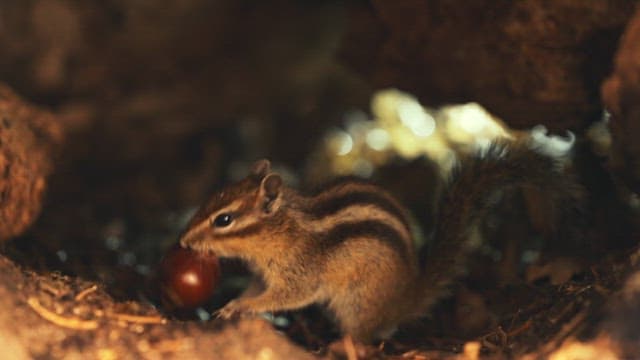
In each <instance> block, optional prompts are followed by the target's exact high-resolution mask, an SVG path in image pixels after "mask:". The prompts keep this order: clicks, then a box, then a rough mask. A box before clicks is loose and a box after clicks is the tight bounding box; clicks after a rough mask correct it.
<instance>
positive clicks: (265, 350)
mask: <svg viewBox="0 0 640 360" xmlns="http://www.w3.org/2000/svg"><path fill="white" fill-rule="evenodd" d="M0 306H2V308H3V309H11V311H0V346H2V358H4V359H9V358H10V359H33V358H48V359H57V358H65V359H160V358H162V359H177V358H180V359H194V358H199V359H207V358H209V359H211V358H216V359H265V360H267V359H312V358H313V356H311V355H309V354H307V353H305V352H304V351H303V350H301V349H299V348H298V347H296V346H294V345H292V344H291V343H290V342H289V341H288V340H287V339H286V338H285V337H284V336H282V335H279V334H278V333H277V332H276V331H275V330H273V328H272V327H271V325H269V324H268V323H266V322H264V321H261V320H245V321H241V322H238V323H232V324H231V323H227V325H226V326H224V327H222V326H220V325H221V324H220V323H219V322H208V323H204V324H200V323H196V322H180V321H171V320H166V319H164V318H163V317H161V316H160V314H158V312H157V311H155V310H154V309H153V308H152V307H151V306H149V305H145V304H141V303H137V302H125V303H122V302H115V301H114V300H113V299H112V298H111V297H110V296H109V295H107V294H106V293H105V292H104V291H103V290H102V287H101V286H97V285H96V284H93V283H90V282H86V281H82V280H79V279H73V278H70V277H66V276H61V275H56V274H46V275H37V274H35V273H33V272H28V271H23V270H21V269H19V268H18V267H16V265H14V264H13V263H12V262H11V261H9V260H8V259H6V258H5V257H2V256H0Z"/></svg>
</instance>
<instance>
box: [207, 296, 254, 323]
mask: <svg viewBox="0 0 640 360" xmlns="http://www.w3.org/2000/svg"><path fill="white" fill-rule="evenodd" d="M255 314H256V313H255V311H253V310H251V309H249V308H248V307H247V306H246V304H244V302H243V301H242V300H231V301H230V302H228V303H227V305H225V306H223V307H222V308H221V309H219V310H218V311H216V312H215V313H214V315H215V317H216V318H221V319H225V320H228V319H231V318H238V317H252V316H255Z"/></svg>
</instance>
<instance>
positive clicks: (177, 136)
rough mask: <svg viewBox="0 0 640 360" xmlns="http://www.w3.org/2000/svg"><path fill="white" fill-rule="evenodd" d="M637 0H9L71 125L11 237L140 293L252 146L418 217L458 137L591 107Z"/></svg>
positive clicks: (20, 250)
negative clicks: (363, 185)
mask: <svg viewBox="0 0 640 360" xmlns="http://www.w3.org/2000/svg"><path fill="white" fill-rule="evenodd" d="M400 3H402V4H400ZM634 4H635V2H634V1H630V0H615V1H607V2H584V1H579V0H576V1H571V0H562V1H557V2H552V3H549V2H546V1H520V2H511V1H492V0H477V1H464V2H463V1H451V0H432V1H427V0H423V1H411V2H397V3H396V2H385V1H377V0H372V1H357V0H352V1H338V0H330V1H320V0H317V1H312V0H306V1H303V0H274V1H257V0H221V1H207V0H167V1H163V2H157V1H145V0H101V1H97V0H90V1H79V0H3V1H2V2H0V44H1V45H2V46H0V80H1V81H3V82H5V83H7V84H9V85H10V86H11V87H13V88H14V89H15V90H16V91H17V92H18V93H20V94H21V95H22V96H23V97H25V98H27V99H29V100H30V101H32V102H34V103H36V104H38V105H41V106H43V107H46V108H48V109H50V110H51V111H53V112H54V113H55V114H56V115H58V118H59V121H60V122H61V124H62V127H63V129H64V132H65V145H64V148H63V149H61V151H60V154H58V157H57V164H56V167H55V172H54V174H53V177H52V178H51V183H50V186H49V190H48V194H47V198H46V206H45V208H44V210H43V212H42V215H41V217H40V218H39V220H38V222H37V224H36V225H35V226H34V227H33V228H32V229H31V230H30V231H29V232H28V233H27V234H26V235H24V237H23V238H22V239H21V241H19V242H13V243H11V244H9V245H7V247H8V251H9V252H10V253H12V254H13V258H14V259H17V260H19V262H20V263H22V264H26V265H29V266H30V267H32V268H35V269H47V270H56V271H61V272H63V273H65V274H71V275H81V276H83V277H85V278H88V279H93V280H99V281H101V282H102V283H104V284H106V285H107V287H108V288H109V289H110V291H111V292H112V293H113V294H114V295H117V296H120V297H122V298H135V297H137V296H139V294H140V292H141V287H143V285H142V284H144V283H145V282H146V280H145V279H146V278H147V277H148V276H149V274H151V273H153V271H154V266H155V264H156V263H157V262H158V260H159V259H160V257H161V256H162V253H163V252H164V251H165V249H167V248H168V247H170V246H171V245H172V244H173V243H174V242H175V241H176V239H177V236H178V234H179V233H180V231H181V230H182V229H183V227H184V226H185V224H186V221H187V220H188V219H189V217H190V216H191V214H193V212H194V211H195V209H197V207H198V206H199V205H200V204H202V203H203V202H204V201H205V200H206V198H207V196H208V195H209V194H211V193H212V192H213V191H214V190H215V189H217V188H219V187H220V186H221V185H222V184H224V183H225V182H227V181H230V180H233V179H237V178H238V177H242V176H244V174H245V172H246V170H247V169H248V167H249V166H250V165H251V163H252V162H253V161H255V160H257V159H259V158H269V159H271V160H272V162H273V163H274V166H275V169H276V170H277V171H279V172H281V173H282V174H283V175H285V177H286V179H287V181H288V182H289V183H290V184H292V185H295V186H299V187H302V188H310V187H312V186H314V185H317V182H319V181H322V180H327V179H329V178H331V177H334V176H338V175H345V174H355V175H358V176H363V177H367V178H370V177H371V178H374V179H376V180H377V181H379V182H381V183H383V184H384V185H385V186H386V187H387V188H389V189H390V190H391V191H392V192H394V193H396V194H397V195H398V196H399V197H400V198H401V200H402V201H403V202H404V203H405V204H407V205H408V206H409V207H411V209H412V210H413V212H414V215H415V217H416V219H417V221H418V223H420V225H421V226H422V228H423V231H424V232H427V233H428V231H429V229H430V227H431V225H432V224H431V215H432V212H433V210H432V207H433V205H432V204H433V198H434V194H435V193H436V191H437V189H438V186H439V184H440V179H441V177H442V176H444V175H446V172H447V169H448V168H449V167H450V166H451V164H453V162H454V161H455V159H456V156H459V154H461V153H465V152H469V151H475V150H477V149H478V148H482V146H486V144H487V143H488V141H489V140H490V139H493V138H495V137H514V136H519V135H518V134H519V132H518V130H524V129H529V128H532V127H533V126H535V125H538V124H543V125H545V126H546V127H547V128H548V129H549V130H551V131H552V132H554V133H555V134H560V135H562V136H566V134H567V133H566V130H571V131H572V132H573V133H574V134H576V135H577V136H578V137H580V136H581V135H583V134H584V133H585V131H586V129H588V128H589V127H590V126H591V125H592V124H593V123H594V122H597V121H599V120H600V119H601V116H602V111H603V109H602V106H601V104H600V101H599V86H600V83H601V82H602V80H603V79H604V77H605V76H606V75H607V74H608V73H609V72H610V71H611V67H612V65H611V64H612V58H613V54H614V51H615V49H616V46H617V42H618V39H619V37H620V34H621V33H622V31H623V29H624V26H625V24H626V22H627V21H628V19H629V17H630V16H631V14H632V10H633V8H634ZM452 104H460V105H459V106H449V105H452ZM594 171H595V172H594V173H597V174H600V173H602V171H603V170H602V169H601V168H599V167H597V166H596V170H594ZM605 182H606V181H605ZM609 216H614V215H609ZM619 231H624V229H622V228H621V229H620V230H619Z"/></svg>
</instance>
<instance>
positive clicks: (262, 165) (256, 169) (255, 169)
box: [249, 159, 271, 180]
mask: <svg viewBox="0 0 640 360" xmlns="http://www.w3.org/2000/svg"><path fill="white" fill-rule="evenodd" d="M270 172H271V162H270V161H269V160H267V159H261V160H258V161H256V162H255V163H253V166H252V167H251V172H250V173H249V176H251V177H254V178H256V179H258V180H262V179H263V178H264V177H265V176H267V174H269V173H270Z"/></svg>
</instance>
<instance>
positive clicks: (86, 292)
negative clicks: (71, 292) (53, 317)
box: [75, 284, 98, 301]
mask: <svg viewBox="0 0 640 360" xmlns="http://www.w3.org/2000/svg"><path fill="white" fill-rule="evenodd" d="M96 290H98V285H96V284H93V285H91V286H89V287H88V288H86V289H84V290H82V291H80V292H79V293H78V295H76V297H75V300H76V301H81V300H82V299H84V298H86V297H87V295H89V294H91V293H93V292H95V291H96Z"/></svg>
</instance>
